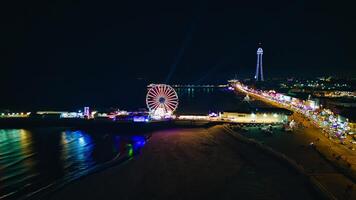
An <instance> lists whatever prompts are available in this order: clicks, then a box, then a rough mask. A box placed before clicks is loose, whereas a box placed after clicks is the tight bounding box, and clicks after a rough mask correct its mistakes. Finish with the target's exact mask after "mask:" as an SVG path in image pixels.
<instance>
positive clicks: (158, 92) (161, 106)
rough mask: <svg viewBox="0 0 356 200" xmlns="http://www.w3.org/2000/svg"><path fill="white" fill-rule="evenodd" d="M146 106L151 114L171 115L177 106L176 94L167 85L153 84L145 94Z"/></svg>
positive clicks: (159, 115)
mask: <svg viewBox="0 0 356 200" xmlns="http://www.w3.org/2000/svg"><path fill="white" fill-rule="evenodd" d="M146 104H147V107H148V109H149V111H150V113H151V115H153V116H157V117H164V116H166V115H171V114H173V112H174V111H175V110H176V109H177V107H178V95H177V93H176V91H175V90H174V89H173V88H172V87H171V86H169V85H165V84H154V85H152V86H151V87H150V88H149V90H148V92H147V95H146Z"/></svg>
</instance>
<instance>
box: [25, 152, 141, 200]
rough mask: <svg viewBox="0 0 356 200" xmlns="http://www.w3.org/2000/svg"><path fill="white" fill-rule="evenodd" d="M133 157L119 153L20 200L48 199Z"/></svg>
mask: <svg viewBox="0 0 356 200" xmlns="http://www.w3.org/2000/svg"><path fill="white" fill-rule="evenodd" d="M134 156H136V155H134ZM131 159H132V157H129V156H123V157H121V155H117V156H116V157H115V158H114V159H113V160H110V161H107V162H105V163H102V164H100V165H98V166H96V167H94V168H92V169H90V170H89V171H87V172H85V173H84V174H81V175H79V176H76V177H63V178H61V179H59V180H57V181H55V182H53V183H51V184H49V185H47V186H45V187H42V188H40V189H38V190H37V191H34V192H32V193H29V194H25V195H24V196H21V197H19V198H18V199H19V200H41V199H43V200H44V199H47V198H48V197H49V196H51V195H53V194H55V193H56V192H58V191H60V190H61V189H63V188H65V187H67V186H69V185H70V184H73V183H75V182H77V181H80V180H82V179H84V178H86V177H88V176H92V175H94V174H96V173H100V172H102V171H105V170H108V169H110V168H112V167H118V166H120V165H124V164H125V163H126V162H128V161H130V160H131Z"/></svg>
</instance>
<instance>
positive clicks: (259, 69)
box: [255, 47, 264, 81]
mask: <svg viewBox="0 0 356 200" xmlns="http://www.w3.org/2000/svg"><path fill="white" fill-rule="evenodd" d="M262 55H263V50H262V48H261V47H260V48H258V49H257V66H256V74H255V80H256V81H258V78H259V75H260V80H261V81H264V79H263V69H262Z"/></svg>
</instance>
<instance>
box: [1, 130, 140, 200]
mask: <svg viewBox="0 0 356 200" xmlns="http://www.w3.org/2000/svg"><path fill="white" fill-rule="evenodd" d="M145 141H146V137H145V136H118V135H116V136H114V135H110V134H107V133H88V132H84V131H79V130H68V129H63V128H46V129H33V130H25V129H6V130H5V129H2V130H0V199H14V198H18V197H22V196H24V195H29V194H33V193H36V192H37V191H40V190H41V189H43V188H46V187H49V186H55V185H62V184H65V183H67V182H70V181H72V180H74V179H76V178H79V177H81V176H84V175H86V174H88V173H90V172H93V171H95V170H96V169H98V168H100V167H101V166H103V165H105V164H108V163H110V162H114V161H120V159H125V158H129V157H132V156H133V155H134V154H136V153H138V152H139V150H140V148H141V147H142V146H143V145H144V143H145Z"/></svg>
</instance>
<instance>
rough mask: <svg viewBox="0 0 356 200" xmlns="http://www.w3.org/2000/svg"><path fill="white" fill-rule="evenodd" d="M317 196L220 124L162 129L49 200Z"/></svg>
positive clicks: (283, 166)
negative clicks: (135, 151) (134, 151)
mask: <svg viewBox="0 0 356 200" xmlns="http://www.w3.org/2000/svg"><path fill="white" fill-rule="evenodd" d="M203 198H205V199H238V198H239V199H315V198H316V197H315V194H314V193H313V191H311V190H310V189H309V188H308V187H307V186H306V183H305V181H304V180H303V178H302V177H301V176H300V175H299V174H298V173H296V172H295V171H294V170H292V169H290V168H289V167H287V166H285V165H283V164H281V163H280V162H279V161H278V160H275V159H274V158H273V157H271V156H268V155H266V154H264V153H262V152H261V151H260V150H259V149H256V148H255V147H253V146H250V145H248V144H245V143H242V142H240V141H238V140H236V139H234V138H233V137H231V136H230V135H229V134H226V132H225V129H224V128H223V127H222V126H215V127H211V128H207V129H205V128H198V129H172V130H166V131H159V132H155V133H153V134H152V137H151V138H150V140H149V141H148V142H147V144H146V145H145V147H144V148H143V149H142V152H141V153H140V155H138V156H135V157H134V158H133V159H132V160H129V161H128V162H126V163H124V164H122V165H119V166H116V167H112V168H109V169H107V170H104V171H102V172H99V173H96V174H93V175H91V176H88V177H85V178H83V179H80V180H79V181H76V182H73V183H72V184H70V185H68V186H66V187H64V188H63V189H62V190H59V191H57V192H55V193H53V194H51V195H50V196H47V197H46V198H45V199H51V200H57V199H58V200H59V199H203Z"/></svg>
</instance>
